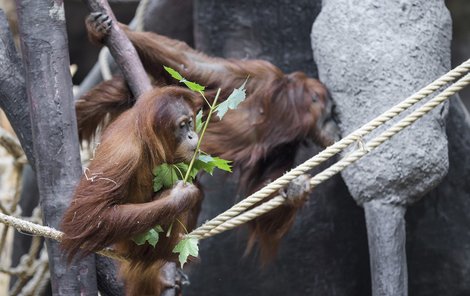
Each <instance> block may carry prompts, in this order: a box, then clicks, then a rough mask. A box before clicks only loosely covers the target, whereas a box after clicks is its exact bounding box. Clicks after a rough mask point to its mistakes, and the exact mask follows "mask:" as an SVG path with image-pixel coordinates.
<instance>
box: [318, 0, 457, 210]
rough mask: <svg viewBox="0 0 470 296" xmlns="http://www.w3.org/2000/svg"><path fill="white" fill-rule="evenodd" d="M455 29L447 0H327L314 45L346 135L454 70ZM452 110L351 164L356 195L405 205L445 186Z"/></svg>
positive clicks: (347, 174) (348, 178) (348, 177)
mask: <svg viewBox="0 0 470 296" xmlns="http://www.w3.org/2000/svg"><path fill="white" fill-rule="evenodd" d="M451 36H452V34H451V19H450V15H449V12H448V11H447V9H446V7H445V5H444V1H427V0H413V1H403V0H391V1H376V0H364V1H347V0H328V1H325V2H324V7H323V10H322V12H321V13H320V15H319V16H318V18H317V19H316V21H315V24H314V26H313V30H312V45H313V49H314V57H315V60H316V62H317V65H318V69H319V75H320V80H322V81H323V82H324V83H325V84H326V85H327V87H328V88H329V90H330V92H331V93H332V96H333V98H334V100H335V101H336V102H337V111H338V117H339V119H340V128H341V130H342V132H343V134H348V133H350V132H351V131H353V130H355V129H356V128H358V127H360V126H362V125H363V124H364V123H366V122H368V121H369V120H371V119H373V118H374V117H375V116H377V115H379V114H381V113H382V112H384V111H386V110H387V109H389V108H390V107H392V106H393V105H395V104H396V103H398V102H400V101H401V100H403V99H404V98H406V97H408V96H409V95H411V94H413V93H414V92H415V91H417V90H418V89H420V88H421V87H423V86H425V85H426V84H428V83H429V82H431V81H433V80H434V79H436V78H438V77H439V76H441V75H442V74H444V73H446V72H447V71H448V70H449V68H450V40H451ZM445 114H446V108H445V107H438V108H436V109H435V110H434V111H433V112H432V113H431V114H429V115H427V116H426V117H425V118H423V119H421V120H419V121H418V122H417V123H415V124H414V125H413V126H412V127H410V128H408V129H407V130H406V131H403V132H401V133H400V134H398V135H396V136H395V137H393V138H392V139H391V140H390V141H388V142H387V143H386V144H385V145H383V146H381V147H380V148H379V149H376V150H375V151H373V152H372V153H370V155H368V156H366V157H365V158H364V159H362V160H360V161H358V163H357V164H355V165H353V166H351V167H350V168H348V169H346V170H345V171H343V173H342V175H343V177H344V179H345V182H346V184H347V185H348V188H349V190H350V192H351V194H352V195H353V197H354V198H355V199H356V201H357V202H358V203H360V204H361V203H363V202H365V201H369V200H372V199H381V200H382V201H383V202H384V203H391V204H402V205H405V204H409V203H413V202H414V201H416V200H417V199H419V198H420V197H422V196H423V194H425V193H426V192H428V191H429V190H430V189H432V188H433V187H434V186H435V185H437V184H438V183H439V182H440V181H441V180H442V178H443V177H444V176H445V175H446V173H447V169H448V155H447V154H448V152H447V138H446V135H445V121H444V119H445ZM384 128H385V127H383V128H380V129H379V130H378V131H376V132H374V133H373V135H377V133H378V132H380V131H383V130H384ZM373 135H372V136H373ZM369 138H370V136H369V137H366V139H365V140H366V141H367V139H369Z"/></svg>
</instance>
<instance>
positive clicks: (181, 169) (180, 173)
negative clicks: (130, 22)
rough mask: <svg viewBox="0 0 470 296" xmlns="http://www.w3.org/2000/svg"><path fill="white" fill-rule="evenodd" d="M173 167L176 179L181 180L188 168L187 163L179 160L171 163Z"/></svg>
mask: <svg viewBox="0 0 470 296" xmlns="http://www.w3.org/2000/svg"><path fill="white" fill-rule="evenodd" d="M173 167H176V168H177V170H176V173H177V175H178V179H179V180H183V179H184V176H185V175H186V172H187V171H188V169H189V165H188V164H186V163H184V162H180V163H175V164H173Z"/></svg>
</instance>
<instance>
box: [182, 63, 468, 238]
mask: <svg viewBox="0 0 470 296" xmlns="http://www.w3.org/2000/svg"><path fill="white" fill-rule="evenodd" d="M469 71H470V59H469V60H467V61H466V62H464V63H462V64H461V65H460V66H458V67H456V68H455V69H453V70H452V71H450V72H448V73H447V74H445V75H443V76H442V77H440V78H439V79H437V80H435V81H434V82H432V83H431V84H429V85H427V86H426V87H424V88H422V89H421V90H419V91H418V92H417V93H415V94H414V95H412V96H410V97H408V98H407V99H405V100H404V101H403V102H401V103H399V104H397V105H396V106H394V107H392V108H391V109H389V110H388V111H386V112H384V113H383V114H382V115H380V116H378V117H376V118H375V119H373V120H372V121H370V122H369V123H367V124H365V125H364V126H362V127H361V128H359V129H357V130H356V131H354V132H352V133H350V134H349V135H348V136H346V137H344V138H343V139H342V140H340V141H338V142H336V143H335V144H333V145H331V146H329V147H327V148H326V149H325V150H323V151H321V152H320V153H319V154H317V155H315V156H314V157H312V158H310V159H309V160H307V161H305V162H304V163H302V164H301V165H299V166H297V167H296V168H294V169H292V170H291V171H289V172H287V173H286V174H284V175H283V176H281V177H279V178H278V179H276V180H274V181H273V182H271V183H270V184H268V185H267V186H265V187H263V188H262V189H260V190H258V191H257V192H255V193H253V194H251V195H250V196H248V197H247V198H245V199H244V200H242V201H241V202H239V203H237V204H236V205H234V206H232V207H231V208H230V209H228V210H227V211H225V212H223V213H222V214H220V215H218V216H216V217H215V218H213V219H212V220H210V221H208V222H206V223H204V224H203V225H201V226H200V227H198V228H197V229H195V230H194V231H192V232H191V235H192V236H194V237H206V236H207V235H206V233H208V232H210V231H211V230H212V229H214V228H215V227H218V226H219V225H221V224H222V223H224V222H226V221H228V220H230V219H231V218H233V217H235V216H237V215H238V214H240V213H241V212H244V211H245V210H246V209H248V208H251V207H252V206H253V205H255V204H256V203H258V202H260V201H262V200H264V199H265V198H267V197H269V196H270V195H271V194H273V193H274V192H277V191H279V190H280V189H281V188H283V187H285V186H286V185H287V184H289V183H290V182H291V181H292V180H293V179H295V178H297V177H298V176H300V175H302V174H305V173H306V172H307V171H309V170H311V169H313V168H314V167H316V166H318V165H320V164H321V163H323V162H325V161H326V160H328V159H329V158H331V157H332V156H334V155H336V154H337V153H339V152H341V151H343V150H344V149H345V148H347V147H348V146H349V145H351V144H353V143H356V142H357V141H358V140H361V139H362V138H363V137H364V136H366V135H367V134H369V133H370V132H372V131H373V130H375V129H376V128H377V127H379V126H381V125H383V124H384V123H385V122H387V121H389V120H391V119H392V118H394V117H396V116H398V115H399V114H400V113H402V112H403V111H405V110H407V109H409V108H410V107H411V106H413V105H414V104H416V103H418V102H419V101H421V100H423V99H424V98H425V97H427V96H428V95H430V94H432V93H433V92H435V91H436V90H438V89H439V88H441V87H442V86H444V85H446V84H447V83H449V82H451V81H454V80H456V79H457V78H458V77H461V76H462V75H464V74H466V73H467V72H469Z"/></svg>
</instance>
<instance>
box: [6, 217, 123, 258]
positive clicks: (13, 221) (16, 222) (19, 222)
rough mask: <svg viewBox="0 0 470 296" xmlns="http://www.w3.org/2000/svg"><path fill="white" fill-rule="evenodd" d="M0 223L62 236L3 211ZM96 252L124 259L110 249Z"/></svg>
mask: <svg viewBox="0 0 470 296" xmlns="http://www.w3.org/2000/svg"><path fill="white" fill-rule="evenodd" d="M0 223H2V224H6V225H8V226H11V227H14V228H16V229H18V230H20V231H22V232H25V233H29V234H32V235H39V236H42V237H45V238H50V239H53V240H56V241H59V242H60V241H61V240H62V236H63V235H64V234H63V233H62V232H60V231H58V230H56V229H54V228H51V227H48V226H43V225H39V224H36V223H32V222H29V221H26V220H23V219H20V218H16V217H13V216H9V215H5V214H3V213H0ZM96 253H98V254H100V255H103V256H106V257H109V258H113V259H116V260H119V261H126V258H125V257H124V256H121V255H119V254H117V253H116V252H115V251H113V250H112V249H103V250H101V251H99V252H96Z"/></svg>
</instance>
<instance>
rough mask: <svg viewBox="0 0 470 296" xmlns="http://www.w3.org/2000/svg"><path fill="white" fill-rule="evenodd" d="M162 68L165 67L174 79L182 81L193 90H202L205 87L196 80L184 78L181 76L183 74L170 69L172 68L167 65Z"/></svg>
mask: <svg viewBox="0 0 470 296" xmlns="http://www.w3.org/2000/svg"><path fill="white" fill-rule="evenodd" d="M163 68H164V69H165V71H167V72H168V73H170V75H171V77H173V78H175V79H176V80H178V81H179V82H181V83H184V84H185V85H186V86H187V87H188V88H189V89H190V90H193V91H195V92H201V91H204V89H205V87H204V86H202V85H199V84H197V83H196V82H192V81H189V80H187V79H186V78H184V77H183V75H181V74H180V73H178V71H176V70H175V69H172V68H170V67H167V66H163Z"/></svg>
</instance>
